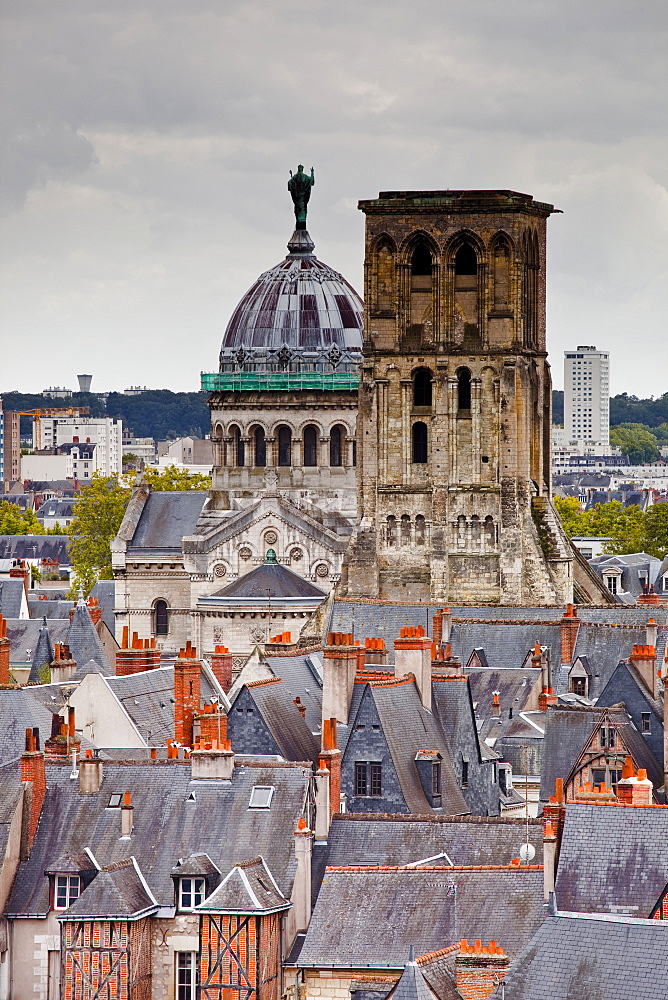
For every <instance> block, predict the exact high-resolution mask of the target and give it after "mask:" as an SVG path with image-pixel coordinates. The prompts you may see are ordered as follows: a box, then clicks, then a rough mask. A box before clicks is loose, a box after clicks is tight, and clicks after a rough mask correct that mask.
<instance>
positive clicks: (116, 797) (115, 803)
mask: <svg viewBox="0 0 668 1000" xmlns="http://www.w3.org/2000/svg"><path fill="white" fill-rule="evenodd" d="M122 799H123V793H122V792H112V793H111V795H110V796H109V801H108V803H107V809H120V807H121V801H122Z"/></svg>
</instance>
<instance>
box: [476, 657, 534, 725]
mask: <svg viewBox="0 0 668 1000" xmlns="http://www.w3.org/2000/svg"><path fill="white" fill-rule="evenodd" d="M466 674H467V676H468V679H469V684H470V685H471V697H472V698H473V704H474V706H475V714H476V717H477V718H478V719H481V720H490V719H491V718H492V698H493V695H494V692H495V691H498V693H499V705H500V707H501V713H500V715H499V718H500V719H501V722H500V723H499V722H498V721H496V720H495V721H494V722H493V723H490V724H488V726H487V727H486V728H485V732H484V734H483V735H484V736H487V735H494V736H495V737H497V738H498V737H500V736H502V735H504V734H505V733H506V731H507V729H508V727H509V724H510V723H512V721H513V719H515V718H516V716H517V715H518V714H519V713H520V712H521V711H522V710H523V709H524V708H525V706H526V703H527V701H528V700H529V697H530V695H531V693H532V691H533V690H534V687H535V686H536V685H537V684H538V685H540V683H541V670H539V669H537V668H536V667H519V668H515V669H505V670H493V669H486V668H484V667H469V669H468V670H467V671H466ZM511 708H512V713H513V714H512V716H511V715H510V710H511ZM488 729H489V730H490V732H488V731H487V730H488ZM491 730H493V732H492V731H491Z"/></svg>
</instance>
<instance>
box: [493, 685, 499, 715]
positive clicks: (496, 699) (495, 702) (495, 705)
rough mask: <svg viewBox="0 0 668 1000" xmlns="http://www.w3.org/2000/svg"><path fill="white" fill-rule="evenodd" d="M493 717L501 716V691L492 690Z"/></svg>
mask: <svg viewBox="0 0 668 1000" xmlns="http://www.w3.org/2000/svg"><path fill="white" fill-rule="evenodd" d="M492 718H493V719H500V718H501V703H500V701H499V692H498V691H492Z"/></svg>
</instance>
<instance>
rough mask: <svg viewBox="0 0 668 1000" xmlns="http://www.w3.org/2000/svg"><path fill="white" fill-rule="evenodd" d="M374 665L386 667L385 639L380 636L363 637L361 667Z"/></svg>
mask: <svg viewBox="0 0 668 1000" xmlns="http://www.w3.org/2000/svg"><path fill="white" fill-rule="evenodd" d="M375 666H381V667H387V648H386V646H385V640H384V639H380V638H377V639H376V638H372V639H365V640H364V665H363V669H366V668H368V667H375Z"/></svg>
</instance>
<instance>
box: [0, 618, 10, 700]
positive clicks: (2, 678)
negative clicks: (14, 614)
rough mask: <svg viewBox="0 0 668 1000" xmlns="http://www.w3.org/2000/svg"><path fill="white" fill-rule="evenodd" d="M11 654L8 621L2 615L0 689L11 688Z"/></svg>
mask: <svg viewBox="0 0 668 1000" xmlns="http://www.w3.org/2000/svg"><path fill="white" fill-rule="evenodd" d="M9 652H10V643H9V639H8V638H7V621H6V620H5V618H4V616H3V615H1V614H0V687H9Z"/></svg>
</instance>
